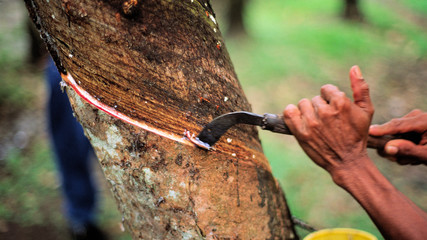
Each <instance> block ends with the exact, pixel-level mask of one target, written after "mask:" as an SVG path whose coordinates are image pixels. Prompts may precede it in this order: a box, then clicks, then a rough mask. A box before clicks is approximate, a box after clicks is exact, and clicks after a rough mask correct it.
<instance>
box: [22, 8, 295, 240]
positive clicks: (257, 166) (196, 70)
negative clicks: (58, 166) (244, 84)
mask: <svg viewBox="0 0 427 240" xmlns="http://www.w3.org/2000/svg"><path fill="white" fill-rule="evenodd" d="M205 3H206V5H205ZM26 5H27V8H28V10H29V12H30V17H31V18H32V19H33V21H34V22H35V23H36V26H37V27H38V28H39V30H40V31H41V34H42V36H43V38H44V40H45V41H46V42H47V45H48V49H49V51H50V53H51V55H52V56H53V58H54V60H55V62H56V64H57V66H58V69H59V70H60V71H61V72H62V73H63V74H64V77H65V75H66V74H68V76H72V77H73V78H74V79H75V80H76V82H77V85H78V87H80V88H81V89H83V90H84V91H85V92H87V93H88V94H89V95H90V96H92V97H93V98H94V99H95V100H96V101H97V102H99V103H101V104H103V105H106V106H109V107H110V108H111V109H115V110H117V111H118V112H120V113H122V114H124V115H126V116H129V117H131V118H132V119H134V120H135V121H137V122H139V123H142V124H145V125H144V126H146V127H144V128H139V127H135V126H133V125H131V124H128V123H126V122H123V121H121V120H119V119H117V118H114V117H112V116H110V115H107V114H105V113H104V112H103V111H101V110H99V109H97V108H95V107H94V106H93V105H91V104H89V103H87V101H85V100H84V99H83V98H81V97H80V96H79V95H77V94H76V92H75V91H74V90H72V89H71V88H69V87H67V92H68V94H69V96H70V100H71V102H72V105H73V108H74V111H75V113H76V116H77V118H78V119H79V121H80V122H81V124H82V125H83V127H84V129H85V133H86V135H87V136H88V138H89V139H90V141H91V143H92V145H93V147H94V149H95V151H96V154H97V156H98V159H99V161H100V164H101V166H102V169H103V171H104V174H105V177H106V178H107V180H108V181H109V182H110V183H111V189H112V192H113V194H114V196H115V198H116V199H117V203H118V205H119V209H120V211H121V212H122V213H123V217H124V221H125V224H126V226H127V227H128V229H129V231H130V232H131V234H132V235H133V237H134V238H139V239H200V238H207V239H216V238H221V239H295V238H297V236H296V235H295V232H294V229H293V224H292V222H291V217H290V214H289V210H288V207H287V204H286V200H285V197H284V195H283V192H282V190H281V188H280V186H279V185H278V183H277V181H276V180H275V179H274V178H273V176H272V174H271V169H270V166H269V164H268V161H267V159H266V158H265V156H264V155H263V153H262V148H261V145H260V142H259V139H258V137H257V131H256V129H255V128H253V127H247V126H239V127H236V128H235V129H233V130H231V131H229V132H228V133H227V134H226V136H224V138H223V139H222V140H220V141H219V142H218V143H217V145H215V147H216V150H214V151H210V152H208V151H205V150H201V149H198V148H196V147H194V146H193V145H190V144H188V141H186V140H180V138H181V136H183V132H184V130H189V131H190V132H192V133H197V132H198V131H199V130H200V129H201V128H202V127H203V126H204V125H205V124H206V123H207V122H209V121H210V120H211V119H212V118H213V117H215V116H218V115H220V114H222V113H226V112H230V111H236V110H250V105H249V103H248V102H247V100H246V98H245V96H244V93H243V91H242V89H241V87H240V84H239V82H238V80H237V77H236V74H235V73H234V69H233V66H232V64H231V61H230V58H229V56H228V53H227V51H226V48H225V45H224V42H223V39H222V36H221V34H220V32H219V29H218V26H217V24H216V20H215V18H214V15H213V12H212V11H211V9H210V7H209V5H208V4H207V1H201V0H200V1H196V0H194V1H192V0H188V1H172V0H162V1H160V0H145V1H142V2H141V1H136V0H129V1H101V0H98V1H95V0H93V1H92V0H91V1H89V0H79V1H70V0H62V1H59V0H26ZM159 132H162V133H167V134H166V135H163V136H161V135H158V134H157V133H159ZM177 137H178V138H177Z"/></svg>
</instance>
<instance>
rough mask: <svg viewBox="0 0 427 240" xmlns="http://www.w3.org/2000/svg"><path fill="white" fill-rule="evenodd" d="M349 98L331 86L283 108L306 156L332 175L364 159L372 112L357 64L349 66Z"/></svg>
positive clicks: (366, 85) (287, 121)
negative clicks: (350, 90) (296, 103)
mask: <svg viewBox="0 0 427 240" xmlns="http://www.w3.org/2000/svg"><path fill="white" fill-rule="evenodd" d="M350 81H351V88H352V90H353V99H354V101H351V100H350V99H349V98H348V97H346V95H345V93H343V92H341V91H340V90H339V89H338V88H337V87H335V86H333V85H325V86H323V87H322V88H321V96H316V97H314V98H313V99H312V100H311V101H310V100H308V99H302V100H301V101H300V102H299V103H298V107H296V106H295V105H292V104H291V105H288V106H287V107H286V109H285V110H284V114H283V115H284V120H285V122H286V124H287V125H288V127H289V129H290V130H291V132H292V133H293V134H294V136H295V137H296V138H297V140H298V142H299V144H300V145H301V147H302V148H303V150H304V151H305V152H306V153H307V155H308V156H309V157H310V158H311V159H312V160H313V161H314V162H315V163H316V164H318V165H319V166H321V167H322V168H324V169H325V170H327V171H328V172H329V173H330V174H331V175H332V177H334V174H335V173H336V172H339V171H340V170H347V169H352V168H354V167H355V166H357V165H360V164H363V163H362V162H363V160H366V159H368V158H367V150H366V145H367V137H368V130H369V125H370V123H371V119H372V115H373V112H374V108H373V105H372V103H371V99H370V96H369V86H368V84H367V83H366V82H365V81H364V79H363V76H362V74H361V72H360V69H359V67H358V66H353V67H352V68H351V69H350Z"/></svg>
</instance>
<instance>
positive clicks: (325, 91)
mask: <svg viewBox="0 0 427 240" xmlns="http://www.w3.org/2000/svg"><path fill="white" fill-rule="evenodd" d="M320 96H321V97H322V98H323V99H324V100H325V101H326V103H328V104H330V105H331V106H333V107H335V108H336V109H342V108H343V107H345V106H349V103H350V100H349V99H348V98H347V97H346V95H345V93H344V92H342V91H340V90H339V89H338V87H336V86H334V85H331V84H326V85H324V86H322V88H321V89H320Z"/></svg>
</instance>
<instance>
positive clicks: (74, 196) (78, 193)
mask: <svg viewBox="0 0 427 240" xmlns="http://www.w3.org/2000/svg"><path fill="white" fill-rule="evenodd" d="M46 80H47V82H48V94H49V103H48V113H49V114H48V115H49V116H48V124H49V131H50V134H51V137H52V141H53V149H54V152H55V156H56V158H55V159H56V164H57V167H58V170H59V173H60V176H61V181H62V190H63V193H64V197H65V207H66V213H67V217H68V219H69V221H70V223H71V224H73V225H81V226H82V225H85V224H88V223H91V222H93V221H94V214H95V195H96V190H95V186H94V183H93V179H92V176H91V173H92V171H91V164H90V158H89V155H90V153H91V151H92V148H91V146H90V143H89V141H88V139H87V138H86V137H85V136H84V134H83V129H82V127H81V125H80V124H79V123H78V122H77V120H76V119H75V118H74V116H73V113H72V110H71V106H70V103H69V100H68V97H67V94H66V93H65V92H62V91H61V89H60V85H59V83H60V81H61V76H60V74H59V73H58V70H57V68H56V67H55V64H54V63H53V61H52V59H50V60H49V64H48V67H47V69H46Z"/></svg>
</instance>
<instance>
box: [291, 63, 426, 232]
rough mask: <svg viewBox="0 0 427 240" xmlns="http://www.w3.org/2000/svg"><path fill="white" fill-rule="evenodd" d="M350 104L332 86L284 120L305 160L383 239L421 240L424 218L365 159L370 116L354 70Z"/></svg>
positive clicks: (362, 83) (365, 89) (369, 105)
mask: <svg viewBox="0 0 427 240" xmlns="http://www.w3.org/2000/svg"><path fill="white" fill-rule="evenodd" d="M350 80H351V87H352V90H353V98H354V101H353V102H352V101H351V100H350V99H349V98H347V97H346V96H345V94H344V93H343V92H341V91H339V90H338V88H337V87H335V86H332V85H325V86H323V87H322V89H321V95H320V96H316V97H314V98H313V99H312V100H311V101H310V100H308V99H303V100H301V101H300V102H299V104H298V107H297V106H294V105H288V106H287V107H286V109H285V111H284V119H285V122H286V124H287V125H288V126H289V129H290V130H291V132H292V133H293V134H294V136H295V137H296V139H297V140H298V142H299V144H300V145H301V147H302V148H303V149H304V151H305V152H306V153H307V155H308V156H309V157H310V158H311V159H312V160H313V161H314V162H315V163H316V164H318V165H319V166H321V167H322V168H324V169H325V170H326V171H328V172H329V173H330V175H331V176H332V179H333V181H334V182H335V183H336V184H337V185H339V186H340V187H342V188H343V189H345V190H346V191H348V192H349V193H350V194H351V195H352V196H353V197H354V198H355V199H356V200H357V201H358V202H359V203H360V204H361V205H362V207H363V208H364V209H365V210H366V211H367V212H368V214H369V216H370V217H371V219H372V220H373V221H374V223H375V224H376V226H377V227H378V229H379V230H380V231H381V233H382V234H383V236H384V237H385V238H386V239H425V236H427V215H426V213H424V212H423V211H422V210H421V209H420V208H418V207H417V206H416V205H415V204H413V203H412V202H411V201H410V200H409V199H408V198H406V197H405V196H404V195H403V194H402V193H400V192H399V191H398V190H397V189H396V188H395V187H393V186H392V185H391V183H390V182H389V181H388V180H387V179H386V178H385V177H384V176H383V175H382V174H381V173H380V172H379V170H378V169H377V168H376V167H375V165H374V164H373V162H372V161H371V159H369V157H368V154H367V150H366V144H367V143H366V142H367V137H368V131H369V125H370V122H371V119H372V115H373V112H374V109H373V106H372V103H371V99H370V96H369V87H368V84H367V83H366V82H365V81H364V80H363V77H362V75H361V73H360V69H359V67H357V66H354V67H352V68H351V70H350Z"/></svg>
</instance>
